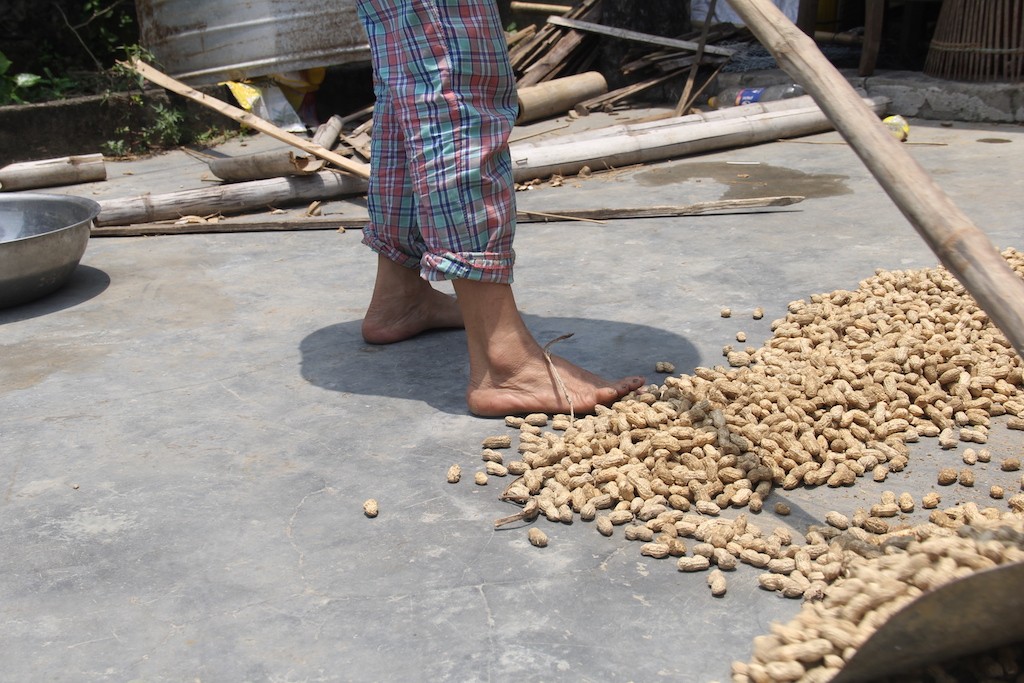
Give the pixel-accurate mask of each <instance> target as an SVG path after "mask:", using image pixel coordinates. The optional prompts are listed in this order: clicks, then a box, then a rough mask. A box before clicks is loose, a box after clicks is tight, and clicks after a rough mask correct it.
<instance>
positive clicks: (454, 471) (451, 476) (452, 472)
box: [448, 465, 462, 484]
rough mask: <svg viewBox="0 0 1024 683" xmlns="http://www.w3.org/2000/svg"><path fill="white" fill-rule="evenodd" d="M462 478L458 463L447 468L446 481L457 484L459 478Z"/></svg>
mask: <svg viewBox="0 0 1024 683" xmlns="http://www.w3.org/2000/svg"><path fill="white" fill-rule="evenodd" d="M460 479H462V468H461V467H459V466H458V465H452V466H451V467H449V468H448V483H449V484H458V483H459V480H460Z"/></svg>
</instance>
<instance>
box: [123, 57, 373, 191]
mask: <svg viewBox="0 0 1024 683" xmlns="http://www.w3.org/2000/svg"><path fill="white" fill-rule="evenodd" d="M120 64H121V65H122V66H124V67H126V68H129V69H132V70H133V71H135V72H136V73H138V74H139V75H140V76H142V77H143V78H145V79H146V80H148V81H150V82H152V83H154V84H155V85H158V86H160V87H161V88H166V89H167V90H170V91H171V92H174V93H177V94H179V95H181V96H183V97H187V98H189V99H190V100H193V101H195V102H198V103H200V104H202V105H204V106H206V107H209V108H210V109H213V110H214V111H216V112H219V113H221V114H223V115H224V116H227V117H228V118H230V119H234V120H235V121H238V122H239V123H243V124H245V125H247V126H249V127H250V128H253V129H255V130H258V131H259V132H261V133H266V134H267V135H269V136H270V137H272V138H274V139H275V140H280V141H281V142H284V143H287V144H289V145H291V146H292V147H297V148H299V149H301V150H302V151H304V152H308V153H309V154H312V155H313V156H315V157H319V158H320V159H324V160H325V161H329V162H331V163H332V164H334V165H335V166H337V167H338V168H340V169H342V170H344V171H348V172H349V173H351V174H353V175H355V176H358V177H360V178H369V177H370V167H369V166H368V165H366V164H364V163H361V162H358V161H353V160H352V159H347V158H345V157H343V156H341V155H340V154H335V153H334V152H332V151H331V150H329V149H325V148H324V147H321V146H320V145H318V144H316V143H314V142H310V141H309V140H304V139H302V138H300V137H299V136H297V135H293V134H292V133H289V132H288V131H286V130H282V129H281V128H278V127H277V126H275V125H274V124H272V123H270V122H269V121H265V120H263V119H261V118H260V117H258V116H256V115H254V114H251V113H249V112H247V111H245V110H244V109H239V108H238V107H235V106H232V105H230V104H228V103H227V102H222V101H220V100H218V99H217V98H215V97H210V96H209V95H206V94H204V93H201V92H199V91H198V90H196V89H195V88H191V87H189V86H187V85H185V84H184V83H182V82H181V81H178V80H176V79H174V78H171V77H170V76H168V75H166V74H164V73H161V72H160V71H159V70H157V69H155V68H153V67H152V66H150V65H149V64H146V63H145V62H143V61H142V60H139V59H136V60H133V61H131V62H120Z"/></svg>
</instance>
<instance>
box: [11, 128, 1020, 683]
mask: <svg viewBox="0 0 1024 683" xmlns="http://www.w3.org/2000/svg"><path fill="white" fill-rule="evenodd" d="M911 126H912V129H911V142H912V143H915V144H914V145H911V146H909V147H908V151H909V152H910V153H911V154H912V155H913V156H914V157H915V158H916V159H917V160H918V161H919V162H920V163H921V164H922V165H923V166H924V168H926V169H927V170H928V171H929V172H930V173H931V174H932V175H933V177H934V178H935V180H936V181H937V182H938V184H939V185H940V186H941V187H942V188H944V189H945V190H946V191H947V192H948V193H949V194H950V195H951V197H952V198H953V200H954V201H955V202H956V203H957V204H958V205H959V206H960V207H961V208H963V209H964V210H965V211H966V212H967V214H968V215H969V216H971V217H972V218H973V219H974V221H975V222H976V223H977V225H978V226H979V227H981V228H982V229H983V230H984V231H985V232H986V233H987V234H988V235H989V236H990V238H991V239H992V241H993V242H994V243H995V244H996V245H997V246H1013V247H1016V248H1018V249H1024V219H1022V218H1021V213H1020V197H1021V196H1024V172H1022V171H1024V166H1022V162H1021V159H1024V152H1022V149H1024V130H1022V129H1021V128H1020V127H1016V126H1002V125H984V124H960V123H958V124H954V125H953V126H951V127H943V126H940V125H939V124H938V123H936V122H924V121H911ZM247 144H249V145H252V144H254V143H253V142H249V143H247ZM239 145H240V142H239V141H234V142H231V143H228V144H227V145H225V146H224V147H223V148H221V149H222V150H226V152H227V153H237V152H239V151H245V150H243V149H240V147H239ZM202 169H203V165H202V163H201V162H199V161H197V160H196V159H195V158H194V157H191V156H188V155H185V154H183V153H180V152H175V153H172V154H169V155H164V156H161V157H158V158H154V159H149V160H140V161H136V162H121V163H111V164H110V165H109V170H108V174H109V176H110V180H108V181H107V183H104V184H101V185H96V186H88V187H86V186H82V187H77V188H63V189H61V190H58V191H61V192H69V193H75V194H84V195H87V196H96V197H100V198H104V197H113V196H126V195H129V194H132V193H136V192H139V191H143V190H150V191H157V190H158V189H159V188H162V191H170V190H175V189H179V187H199V186H202V185H203V184H204V182H205V181H203V180H202V179H201V175H202ZM751 194H759V195H760V194H764V195H783V194H802V195H805V196H807V197H808V198H807V200H806V201H804V202H802V203H801V204H798V205H795V206H792V207H789V208H787V209H779V210H770V211H763V212H752V213H733V214H721V215H714V216H703V217H684V218H666V219H645V220H617V221H611V222H609V223H607V224H606V225H595V224H588V223H575V224H570V223H553V224H528V225H523V226H520V229H519V232H518V235H517V251H518V253H519V263H518V264H517V280H516V288H517V293H518V300H519V304H520V306H521V308H522V309H523V311H524V313H525V316H526V319H527V321H528V323H529V325H530V327H531V328H532V330H533V331H534V333H535V334H536V335H537V337H538V338H540V339H542V340H547V339H551V338H554V337H556V336H558V335H561V334H564V333H567V332H573V333H575V336H574V337H573V338H572V339H571V340H569V341H566V342H563V343H562V344H560V345H559V352H560V353H561V354H562V355H565V356H567V357H569V358H571V359H572V360H575V361H577V362H580V363H582V364H584V365H586V366H588V367H590V368H591V369H593V370H595V371H599V372H601V373H604V374H606V375H609V376H620V375H624V374H634V373H645V374H647V376H648V378H649V380H650V381H655V382H659V381H661V378H660V377H659V376H658V375H657V374H656V373H655V372H654V364H655V362H656V361H662V360H666V361H672V362H674V363H675V364H676V366H677V371H678V372H690V371H692V369H693V368H694V367H695V366H697V365H710V364H717V363H720V362H721V347H722V345H723V344H726V343H730V342H732V341H733V337H734V335H735V333H736V332H737V331H738V330H739V329H743V330H744V331H746V332H747V334H748V336H749V339H750V343H752V344H755V345H757V344H760V343H761V342H763V341H764V339H766V338H767V337H768V335H769V334H770V330H769V325H770V321H771V320H772V319H773V318H776V317H780V316H781V315H782V314H783V312H784V310H785V305H786V304H787V303H788V302H789V301H792V300H795V299H798V298H804V297H807V296H809V295H811V294H814V293H818V292H828V291H832V290H834V289H839V288H852V287H855V286H856V285H857V282H858V281H859V280H861V279H862V278H864V277H867V276H869V275H871V274H872V273H873V272H874V270H875V269H876V268H887V269H901V268H916V267H925V266H934V265H935V264H936V263H937V259H936V257H935V256H934V255H933V254H932V253H931V252H929V250H928V249H927V247H926V246H925V244H924V242H923V241H922V240H921V239H920V238H919V237H918V236H917V234H916V233H915V232H914V230H913V229H912V228H911V226H910V225H909V224H908V223H907V221H906V220H905V219H904V218H903V217H902V216H901V214H900V213H899V212H898V211H897V209H896V208H895V207H894V206H893V204H892V203H891V202H890V200H889V199H888V198H887V196H886V195H885V194H884V193H883V191H882V190H881V189H880V187H879V186H878V185H877V183H876V182H875V181H874V180H873V179H872V177H871V176H870V174H869V173H868V172H867V171H866V170H865V169H864V167H863V166H862V165H861V163H860V162H859V161H858V160H857V158H856V157H855V156H854V154H853V153H852V152H851V151H850V150H849V149H848V148H847V147H846V146H845V145H844V144H842V142H841V140H840V138H839V137H838V135H836V134H834V133H829V134H823V135H817V136H813V137H810V138H804V139H802V140H800V141H790V142H777V143H772V144H766V145H760V146H756V147H750V148H745V149H737V150H732V151H727V152H721V153H716V154H709V155H702V156H700V157H695V158H690V159H684V160H677V161H672V162H665V163H659V164H650V165H645V166H643V167H636V168H630V169H625V170H621V171H618V172H614V173H609V174H604V175H598V176H594V177H592V178H590V179H586V180H578V179H569V180H568V181H567V182H566V185H565V186H563V187H560V188H551V187H543V188H539V189H535V190H532V191H530V192H523V193H520V194H519V195H518V197H519V200H520V206H521V208H526V209H534V210H538V211H558V210H564V209H570V208H584V207H596V206H605V207H617V206H649V205H655V204H684V203H690V202H695V201H704V200H710V199H718V198H722V197H726V198H728V197H737V196H750V195H751ZM359 210H360V207H359V203H358V202H355V203H340V202H339V203H332V204H330V205H328V206H327V207H325V211H326V212H327V213H328V214H331V213H337V214H338V215H342V214H345V213H346V212H358V211H359ZM294 214H295V211H292V212H291V215H294ZM286 217H287V214H286ZM374 263H375V259H374V256H373V255H372V254H371V253H370V252H369V250H367V249H366V248H365V247H363V246H362V245H361V244H360V242H359V234H358V232H357V231H352V230H350V231H348V232H347V233H339V232H336V231H334V230H322V231H303V232H274V233H241V234H209V235H179V236H161V237H127V238H94V239H92V240H91V242H90V244H89V247H88V250H87V251H86V254H85V257H84V258H83V261H82V264H81V266H80V267H79V268H78V270H77V271H76V272H75V274H74V276H73V278H72V280H71V282H70V284H69V285H68V286H67V287H66V288H64V289H63V290H61V291H59V292H57V293H55V294H53V295H51V296H50V297H48V298H46V299H43V300H40V301H38V302H35V303H32V304H28V305H25V306H21V307H18V308H12V309H8V310H4V311H0V413H2V415H3V419H2V421H0V455H2V457H0V496H2V507H0V509H2V514H0V661H2V662H3V664H2V667H0V671H2V673H0V678H2V679H3V680H10V681H42V680H46V681H76V682H81V681H137V680H138V681H141V680H145V681H381V680H445V681H555V680H573V681H656V680H671V681H694V682H698V683H707V682H710V681H722V682H724V681H727V680H728V679H729V665H730V663H731V661H733V660H734V659H745V658H746V657H747V656H748V655H749V653H750V649H751V639H752V638H753V637H754V636H755V635H758V634H760V633H763V632H765V631H766V630H767V628H768V626H769V624H770V622H771V621H773V620H778V619H788V618H789V617H790V616H791V615H793V614H795V613H796V611H797V610H798V609H799V603H798V602H797V601H792V600H786V599H783V598H780V597H778V596H777V595H775V594H770V593H767V592H763V591H761V590H759V589H758V588H757V583H756V575H757V573H758V572H757V571H755V570H750V571H747V570H748V569H750V568H748V567H741V568H740V570H739V571H737V572H736V573H735V574H734V575H733V576H731V577H730V589H729V593H728V594H727V595H726V597H725V598H723V599H720V600H716V599H713V598H712V597H711V596H710V594H709V592H708V589H707V587H706V585H705V582H704V576H703V575H696V576H694V575H684V574H680V573H678V572H677V571H676V569H675V564H674V562H671V561H668V560H664V561H658V560H651V559H649V558H644V557H641V556H640V554H639V550H638V546H637V545H635V544H633V543H630V542H628V541H625V540H624V539H623V538H622V536H621V531H619V532H617V534H616V536H614V537H613V538H605V537H602V536H600V535H599V534H597V533H596V532H595V530H594V529H593V525H592V524H589V523H584V522H579V521H577V522H576V523H575V524H573V525H555V524H551V523H548V522H546V521H543V520H541V521H539V522H538V524H539V525H541V528H543V529H544V530H545V531H546V532H547V534H548V536H549V537H550V545H549V547H547V548H546V549H543V550H541V549H536V548H533V547H531V546H530V545H529V544H528V542H527V538H526V529H525V528H523V527H519V528H511V529H507V530H501V531H494V530H493V529H492V522H493V520H494V519H495V518H497V517H500V516H504V515H507V514H511V512H512V511H514V508H511V507H510V506H508V505H507V504H503V503H501V502H499V500H498V495H499V493H500V491H501V489H502V488H503V486H504V483H505V482H504V481H501V480H493V479H492V481H491V484H489V485H488V486H484V487H481V486H475V485H474V484H473V482H472V473H473V472H474V471H476V470H477V469H479V467H480V465H481V463H480V443H481V440H482V439H483V438H484V437H486V436H489V435H492V434H503V433H508V432H509V430H507V429H506V428H505V427H504V425H503V423H502V422H501V421H500V420H488V419H480V418H476V417H472V416H470V415H468V414H467V412H466V410H465V407H464V403H463V398H462V394H463V390H464V386H465V383H466V378H467V373H466V362H467V359H466V353H465V349H464V346H463V335H462V334H461V333H459V332H457V331H451V332H442V333H436V334H430V335H426V336H423V337H421V338H418V339H416V340H413V341H409V342H405V343H401V344H396V345H393V346H387V347H374V346H368V345H366V344H365V343H363V342H362V340H361V338H360V335H359V324H360V318H361V315H362V312H363V309H364V306H365V304H366V302H367V296H368V293H369V291H370V287H371V285H372V281H373V270H374ZM723 306H729V307H731V308H732V310H733V311H734V312H735V314H734V317H732V318H730V319H723V318H721V317H720V316H719V310H720V308H721V307H723ZM756 306H762V307H763V308H764V309H765V311H766V314H765V318H764V319H763V320H761V321H754V320H752V319H750V315H749V311H750V310H751V309H753V308H754V307H756ZM1022 443H1024V437H1022V435H1021V433H1019V432H1010V431H1009V430H1006V429H1003V428H999V427H996V428H994V429H993V437H992V442H991V444H989V446H990V448H991V449H992V450H993V454H994V455H995V456H996V457H994V458H993V464H990V465H988V466H983V465H978V466H977V467H978V474H977V476H978V483H977V485H976V486H975V488H974V490H973V491H970V490H968V489H962V490H959V491H957V492H952V491H948V490H947V491H946V492H947V494H948V495H947V496H946V498H945V499H944V501H943V502H944V504H947V503H948V504H952V503H955V502H957V500H956V497H957V496H961V497H963V499H965V500H966V499H968V498H971V497H973V499H976V500H979V501H985V500H987V497H986V496H985V492H986V491H987V487H988V485H989V484H993V483H1002V484H1004V485H1006V486H1007V487H1010V486H1016V485H1017V484H1016V482H1017V481H1018V479H1017V476H1016V475H1014V474H1012V473H1003V472H1000V471H999V469H998V465H996V464H995V463H998V455H999V454H1001V453H1013V454H1017V455H1019V454H1020V453H1021V450H1022ZM944 460H949V461H950V462H951V463H952V462H954V461H957V460H959V452H958V451H940V450H939V449H938V448H937V446H936V444H935V443H934V442H933V441H930V440H923V441H922V442H921V443H919V444H916V445H914V447H913V450H912V459H911V463H910V466H909V467H908V468H907V470H905V471H904V472H902V473H900V474H898V475H892V476H891V477H890V479H889V481H887V482H886V483H885V484H884V485H880V484H875V483H874V482H870V481H863V482H859V483H858V485H857V486H855V487H853V488H851V489H843V490H841V491H837V490H832V489H827V488H822V489H818V490H795V491H788V492H779V493H776V494H773V496H772V498H771V499H770V500H769V503H768V505H766V507H765V511H764V512H763V513H761V521H760V523H761V524H762V526H765V527H767V528H771V527H772V526H774V525H775V524H787V525H789V526H791V527H792V528H795V529H798V530H803V529H805V528H806V525H807V524H808V523H810V522H814V521H817V520H820V519H821V518H822V517H823V515H824V512H825V511H827V510H830V509H837V510H840V511H843V512H846V513H848V514H849V513H852V511H853V509H854V508H855V507H856V506H858V505H861V504H863V503H864V502H867V501H872V502H873V501H876V500H877V497H878V495H879V493H880V491H881V490H882V489H883V488H884V489H890V490H895V491H897V492H900V491H903V490H909V491H912V492H914V493H915V495H916V496H919V495H920V494H921V493H923V492H924V491H926V490H928V489H929V488H931V487H932V486H933V485H934V481H935V471H936V467H937V463H938V462H940V461H944ZM453 463H459V464H461V465H462V467H463V469H464V471H465V472H466V473H467V474H466V475H465V476H464V477H463V480H462V482H461V483H459V484H457V485H450V484H447V483H446V482H445V472H446V470H447V469H448V467H449V466H450V465H452V464H453ZM780 494H781V495H780ZM371 497H373V498H376V499H377V500H378V501H379V503H380V509H381V512H380V516H379V517H378V518H376V519H372V520H371V519H367V518H366V517H364V515H363V512H362V503H363V501H364V500H366V499H367V498H371ZM783 499H784V500H786V501H787V502H789V503H790V505H792V507H793V510H794V512H793V514H792V515H791V516H789V517H787V518H781V517H777V516H776V515H775V514H774V513H773V512H771V507H772V504H773V503H774V502H775V501H776V500H783ZM729 514H730V515H731V514H734V513H729Z"/></svg>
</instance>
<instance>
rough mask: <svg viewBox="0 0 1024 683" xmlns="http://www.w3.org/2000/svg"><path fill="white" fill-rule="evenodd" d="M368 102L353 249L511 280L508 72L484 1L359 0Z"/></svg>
mask: <svg viewBox="0 0 1024 683" xmlns="http://www.w3.org/2000/svg"><path fill="white" fill-rule="evenodd" d="M358 8H359V15H360V18H361V19H362V21H363V24H364V26H365V27H366V33H367V35H368V37H369V39H370V47H371V53H372V59H373V70H374V92H375V94H376V98H377V101H376V105H375V109H374V119H373V140H372V142H371V150H372V158H371V167H372V169H373V173H372V178H371V180H370V187H369V193H368V198H367V200H368V204H369V212H370V223H369V225H368V226H367V227H366V229H365V230H364V236H363V242H364V243H365V244H367V245H369V246H370V247H371V248H372V249H373V250H375V251H377V252H378V253H381V254H383V255H384V256H386V257H387V258H389V259H391V260H392V261H395V262H396V263H400V264H402V265H405V266H408V267H418V268H419V269H420V271H421V274H422V275H423V277H425V278H426V279H428V280H442V279H452V278H466V279H471V280H480V281H484V282H501V283H507V282H511V281H512V265H513V262H514V260H515V253H514V251H513V250H512V237H513V233H514V232H515V187H514V184H513V181H512V168H511V159H510V157H509V151H508V136H509V134H510V132H511V130H512V126H513V124H514V123H515V118H516V115H517V107H518V103H517V98H516V90H515V77H514V75H513V73H512V69H511V66H510V65H509V60H508V50H507V46H506V42H505V35H504V32H503V31H502V28H501V23H500V19H499V17H498V11H497V7H496V6H495V5H494V2H493V0H359V4H358Z"/></svg>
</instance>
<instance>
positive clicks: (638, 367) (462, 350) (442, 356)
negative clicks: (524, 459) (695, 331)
mask: <svg viewBox="0 0 1024 683" xmlns="http://www.w3.org/2000/svg"><path fill="white" fill-rule="evenodd" d="M523 317H524V319H525V320H526V324H527V326H528V327H529V328H530V330H531V331H532V332H533V334H534V336H535V337H536V338H537V339H538V340H539V341H540V342H541V343H542V344H544V343H547V342H548V341H550V340H552V339H555V338H556V337H559V336H561V335H563V334H568V333H572V334H573V336H572V338H570V339H567V340H565V341H563V342H559V343H558V344H556V345H554V346H553V347H552V351H553V352H554V353H556V354H558V355H560V356H563V357H565V358H567V359H569V360H570V361H572V362H574V363H577V364H579V365H581V366H583V367H585V368H587V369H588V370H591V371H593V372H596V373H598V374H600V375H602V376H604V377H610V378H615V377H624V376H627V375H636V374H643V375H645V376H646V377H647V381H648V382H649V383H657V384H661V383H662V382H663V381H664V379H665V376H664V375H655V373H654V363H655V362H656V361H659V360H666V361H670V362H672V363H674V364H675V365H676V367H677V369H678V370H677V371H678V372H683V371H685V370H686V369H687V368H691V367H693V366H695V365H696V364H697V363H698V361H699V354H698V352H697V350H696V348H695V347H694V345H693V344H691V343H690V342H689V341H687V340H686V339H685V338H683V337H680V336H679V335H677V334H673V333H670V332H666V331H665V330H661V329H658V328H654V327H648V326H646V325H634V324H631V323H623V322H615V321H609V320H592V319H583V318H561V317H540V316H531V315H525V316H523ZM360 324H361V321H360V320H353V321H350V322H343V323H338V324H336V325H331V326H329V327H324V328H322V329H319V330H317V331H316V332H313V333H312V334H310V335H309V336H307V337H306V338H305V339H303V340H302V343H301V345H300V351H301V354H302V376H303V378H305V379H306V381H308V382H310V383H312V384H314V385H316V386H319V387H322V388H324V389H329V390H331V391H339V392H344V393H350V394H356V395H368V396H388V397H391V398H403V399H409V400H414V401H422V402H424V403H426V404H428V405H430V406H431V407H433V408H435V409H437V410H439V411H442V412H446V413H452V414H464V413H466V403H465V399H464V395H465V390H466V383H467V381H468V378H469V356H468V354H467V352H466V345H465V334H464V333H463V332H462V330H442V331H435V332H430V333H427V334H422V335H420V336H418V337H416V338H414V339H410V340H407V341H404V342H399V343H397V344H390V345H387V346H375V345H371V344H367V343H366V342H364V341H363V338H362V336H361V334H360Z"/></svg>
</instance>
